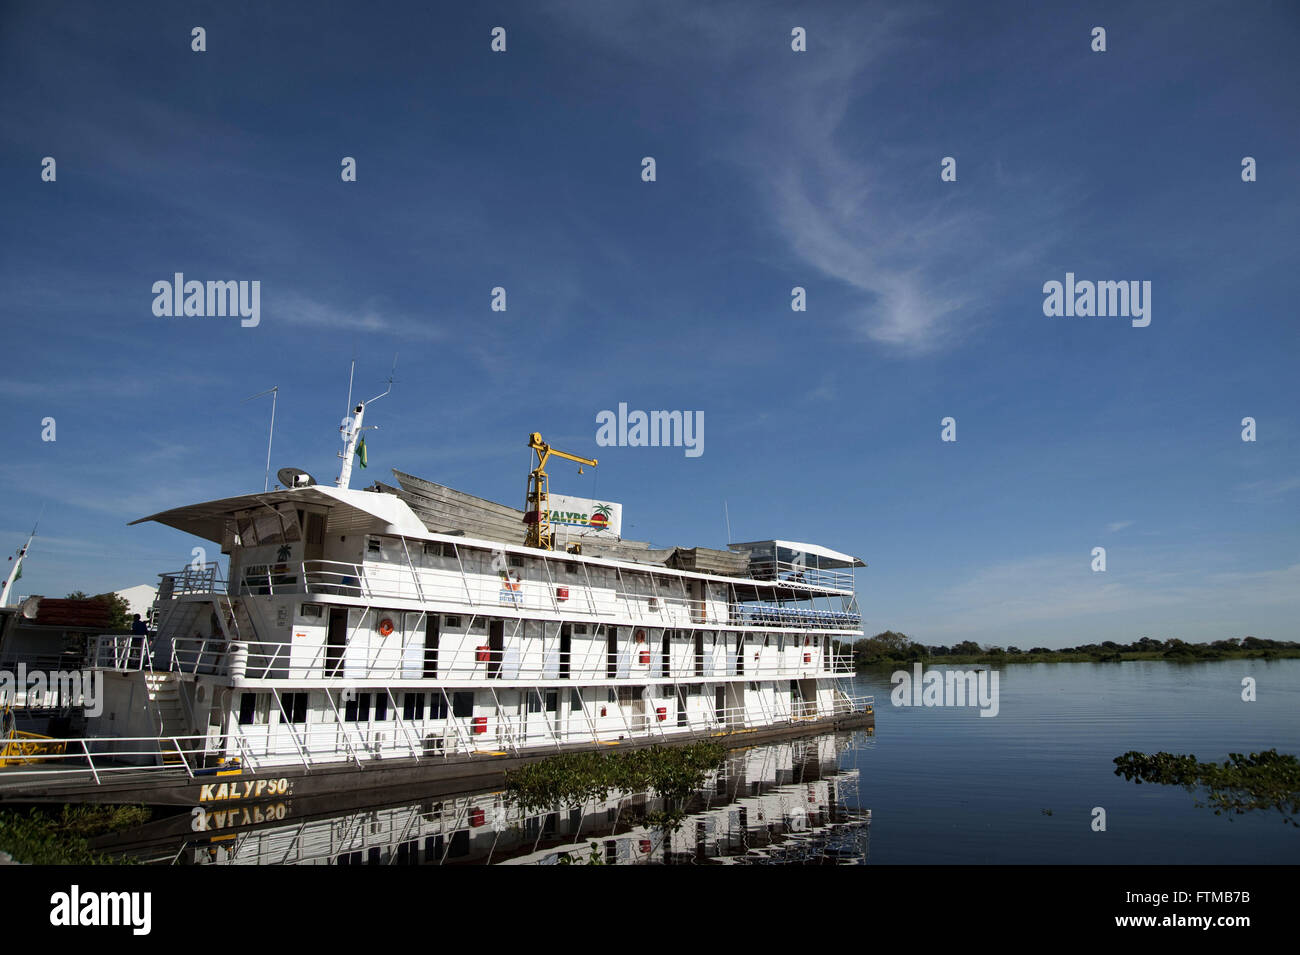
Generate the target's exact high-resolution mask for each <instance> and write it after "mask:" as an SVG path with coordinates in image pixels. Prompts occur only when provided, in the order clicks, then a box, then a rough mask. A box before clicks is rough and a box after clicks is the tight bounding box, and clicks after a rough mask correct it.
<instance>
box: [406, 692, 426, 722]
mask: <svg viewBox="0 0 1300 955" xmlns="http://www.w3.org/2000/svg"><path fill="white" fill-rule="evenodd" d="M402 719H404V720H422V719H424V694H423V693H403V694H402Z"/></svg>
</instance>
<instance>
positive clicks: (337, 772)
mask: <svg viewBox="0 0 1300 955" xmlns="http://www.w3.org/2000/svg"><path fill="white" fill-rule="evenodd" d="M874 726H875V716H874V710H873V707H872V705H871V704H870V703H869V702H868V703H867V704H865V706H864V707H863V708H861V709H858V710H855V711H844V712H839V713H828V714H826V715H823V716H818V717H813V718H810V719H807V720H799V721H789V722H785V723H776V724H768V725H764V726H755V727H739V726H736V727H731V728H725V729H712V728H708V729H705V728H702V729H695V730H691V729H687V730H685V731H682V732H676V733H672V734H664V735H662V736H661V735H649V734H643V735H639V736H633V737H630V738H624V739H621V740H620V739H615V740H608V741H602V742H595V743H593V742H592V741H590V740H587V741H583V742H555V743H552V744H549V745H547V744H540V743H539V744H536V745H530V746H527V747H522V748H519V749H517V750H515V751H513V752H505V751H495V752H483V753H471V754H450V753H443V754H442V755H439V756H419V755H416V756H406V757H396V758H384V759H372V760H368V761H364V762H360V763H353V762H340V761H338V760H332V761H328V762H320V763H310V762H307V763H298V764H293V763H289V764H275V763H264V762H260V761H257V760H256V759H251V760H241V761H239V762H238V763H236V762H234V761H230V762H226V763H224V764H222V766H221V767H220V768H218V767H217V766H213V767H211V768H209V769H195V768H194V764H197V762H198V761H199V758H200V756H201V754H199V753H198V752H197V751H196V752H193V753H191V754H190V756H189V761H187V762H186V763H178V762H171V763H167V762H164V761H163V758H164V756H165V754H166V752H167V744H168V742H173V743H174V742H178V741H175V740H172V741H168V740H153V741H152V742H153V743H154V744H156V748H155V756H156V757H157V762H156V763H155V764H153V765H150V766H143V765H138V764H135V765H133V764H130V763H125V762H123V761H122V759H121V757H120V755H117V756H115V755H112V754H106V755H95V754H94V753H93V752H92V751H91V750H92V747H89V746H87V747H85V748H84V750H83V749H82V748H80V747H79V746H78V744H86V743H94V742H110V741H107V740H100V741H95V740H61V741H58V743H59V745H61V746H64V747H66V751H67V752H66V759H65V760H62V761H61V760H58V759H46V760H41V761H38V762H34V763H30V764H26V765H20V766H11V767H9V768H6V769H0V802H8V803H64V802H94V803H144V804H146V805H157V806H164V805H171V806H190V807H196V808H197V809H203V810H204V811H207V810H212V809H238V808H242V807H245V806H247V807H249V815H250V817H255V816H257V815H258V814H259V812H260V811H259V810H257V809H256V808H255V807H257V806H265V805H275V804H277V803H283V802H284V801H285V800H286V799H290V800H294V801H300V800H302V799H305V798H310V797H319V796H329V797H330V798H331V799H336V798H337V796H338V794H339V793H342V792H349V791H351V792H358V793H361V792H365V793H373V792H375V791H379V790H392V791H393V792H394V793H395V794H396V793H400V792H402V791H403V789H406V790H407V791H409V792H412V793H414V792H417V791H418V793H419V794H420V795H421V797H432V796H438V795H453V794H457V793H464V792H472V791H475V790H478V789H482V788H484V787H489V786H495V785H498V784H500V783H501V782H503V780H504V774H505V772H506V771H508V770H511V769H516V768H518V767H520V766H522V765H524V764H525V763H528V762H530V761H533V760H536V759H540V758H543V757H545V756H548V755H553V754H556V753H566V752H580V751H586V750H590V749H592V747H593V746H600V747H602V748H605V747H608V749H607V750H606V751H623V750H627V749H637V748H641V747H646V746H653V745H677V744H682V743H689V742H696V741H699V740H710V741H712V742H716V743H719V744H721V745H722V746H723V747H725V748H727V749H737V748H742V747H747V746H753V745H757V744H759V743H764V742H769V741H773V740H782V739H789V738H793V737H801V736H809V735H816V734H820V733H826V732H837V731H841V730H851V729H862V728H866V729H868V731H870V730H871V729H872V728H874ZM114 742H125V741H114ZM136 744H137V745H139V741H136Z"/></svg>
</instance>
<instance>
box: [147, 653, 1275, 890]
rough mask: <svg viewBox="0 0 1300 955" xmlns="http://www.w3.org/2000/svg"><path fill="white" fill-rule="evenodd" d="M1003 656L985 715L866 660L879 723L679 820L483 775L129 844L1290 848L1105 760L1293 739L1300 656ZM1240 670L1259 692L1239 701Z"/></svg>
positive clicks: (712, 856)
mask: <svg viewBox="0 0 1300 955" xmlns="http://www.w3.org/2000/svg"><path fill="white" fill-rule="evenodd" d="M997 672H998V685H997V686H998V697H997V704H998V705H997V715H996V716H992V717H982V716H980V710H979V708H977V707H971V706H929V707H927V706H896V705H894V704H893V702H892V700H891V689H892V685H891V672H890V671H888V670H885V671H880V672H868V673H864V674H861V675H859V677H858V678H857V681H856V682H857V684H858V686H857V689H858V691H859V692H861V693H870V694H874V695H875V697H876V726H875V730H874V733H867V732H854V733H842V734H837V735H823V736H820V737H810V738H806V739H800V740H795V741H787V742H783V743H776V744H772V745H766V746H758V747H752V748H749V749H746V750H738V751H733V752H731V753H730V754H729V755H728V757H727V760H726V762H725V764H724V765H723V766H722V767H721V769H720V770H718V771H717V772H715V773H713V774H711V775H710V777H709V779H708V781H707V785H706V786H705V787H704V788H703V789H702V790H700V791H699V792H697V793H696V795H695V796H694V797H693V798H692V799H691V801H690V803H689V804H688V806H687V807H686V809H687V816H686V818H685V820H684V821H683V822H682V824H681V825H680V826H679V827H677V828H676V829H675V830H673V831H669V832H665V831H664V830H663V829H662V828H657V827H656V825H655V820H654V817H653V812H654V811H655V810H656V809H659V808H662V807H661V805H660V803H659V802H658V801H657V800H656V799H655V798H654V797H652V796H647V795H645V794H641V795H622V794H614V795H612V796H611V798H609V799H607V800H601V801H593V802H590V803H588V804H586V805H583V806H581V807H567V806H557V807H555V809H554V811H551V812H542V813H524V812H522V811H520V810H519V809H518V808H517V807H513V806H511V805H510V804H509V803H508V802H507V801H506V799H505V797H504V795H503V794H502V793H501V792H483V793H471V794H466V795H462V796H454V797H436V798H432V799H426V800H421V801H418V802H412V801H410V800H409V799H408V800H407V801H405V802H402V803H400V804H396V805H386V806H370V805H366V807H365V808H363V809H357V808H355V805H354V806H353V807H352V808H350V809H349V810H348V811H345V812H338V813H336V814H335V813H330V812H324V813H322V812H313V813H311V814H304V812H303V809H302V807H301V806H298V805H295V804H294V803H293V802H291V801H287V802H286V803H284V804H282V805H277V806H273V807H268V808H267V810H266V812H267V814H268V815H267V818H266V819H264V820H260V819H259V820H255V821H254V822H255V824H252V825H250V824H249V823H250V820H249V819H248V818H245V816H244V815H243V814H244V812H245V810H242V809H241V810H236V811H232V812H230V813H216V812H213V813H210V814H208V815H206V816H204V817H203V819H202V824H203V831H202V832H189V831H188V830H189V829H190V822H191V820H190V819H189V818H187V817H180V818H174V819H172V820H170V824H171V825H172V829H171V830H170V831H171V832H172V833H173V835H170V836H164V837H162V838H157V839H150V840H147V842H148V844H147V845H139V846H137V847H135V851H132V852H130V853H129V854H131V855H133V856H135V857H136V858H138V859H140V860H141V861H148V862H155V863H168V862H170V863H182V864H184V863H189V864H253V865H266V864H326V865H331V864H333V865H337V864H359V865H366V864H370V865H391V864H440V865H466V864H470V865H473V864H502V863H505V864H543V865H545V864H565V863H568V862H579V863H581V862H589V861H593V860H598V861H600V862H602V863H605V864H678V865H680V864H696V865H699V864H726V863H731V864H769V865H770V864H777V865H780V864H793V863H799V864H808V863H818V864H827V863H829V864H846V863H847V864H854V863H856V864H864V863H865V864H874V865H881V864H891V863H894V864H897V863H921V864H944V863H973V864H983V863H1012V864H1016V863H1068V864H1090V863H1148V864H1186V863H1191V864H1196V863H1205V864H1230V863H1245V864H1250V863H1296V862H1300V829H1297V828H1295V827H1292V826H1290V825H1288V824H1286V823H1284V821H1283V817H1282V815H1281V814H1280V813H1279V812H1277V811H1276V810H1272V809H1270V810H1256V811H1252V812H1248V813H1246V814H1244V815H1222V816H1216V815H1214V813H1213V810H1211V809H1207V808H1203V807H1198V806H1197V805H1196V802H1197V797H1196V796H1195V795H1193V794H1191V793H1188V792H1187V791H1186V790H1184V789H1182V788H1179V787H1170V786H1158V785H1150V784H1143V785H1138V784H1136V783H1133V782H1129V781H1126V780H1124V779H1123V778H1122V777H1120V776H1116V775H1115V774H1114V764H1113V762H1112V761H1113V760H1114V758H1115V757H1116V756H1119V755H1121V754H1123V753H1125V752H1127V751H1129V750H1139V751H1142V752H1157V751H1161V750H1163V751H1166V752H1170V753H1179V754H1184V753H1190V754H1194V755H1195V756H1197V757H1198V758H1199V759H1201V760H1202V761H1222V760H1224V759H1225V758H1226V757H1227V755H1228V754H1229V753H1231V752H1239V753H1250V752H1256V751H1259V750H1264V749H1277V750H1279V751H1280V752H1284V753H1296V754H1300V660H1279V661H1260V660H1239V661H1220V662H1201V663H1172V662H1130V663H1122V664H1114V663H1110V664H1086V663H1081V664H1030V665H1017V666H1011V667H1004V668H1003V669H1001V670H999V671H997ZM1247 677H1249V678H1252V679H1253V680H1254V682H1255V696H1256V699H1255V701H1254V702H1245V701H1243V699H1242V690H1243V687H1242V681H1243V679H1245V678H1247ZM1202 797H1203V794H1202ZM1098 809H1100V810H1104V821H1105V829H1104V831H1099V829H1098V828H1096V827H1095V822H1094V820H1097V819H1099V818H1100V816H1099V814H1098V812H1097V810H1098ZM258 812H259V813H260V812H261V810H258ZM648 814H649V815H648ZM196 818H197V817H196ZM177 823H179V824H180V825H179V826H177V825H176V824H177ZM197 824H198V823H197V821H196V822H195V825H197ZM167 825H169V821H168V820H162V821H159V822H157V823H155V824H154V826H153V828H155V829H157V828H160V827H166V826H167Z"/></svg>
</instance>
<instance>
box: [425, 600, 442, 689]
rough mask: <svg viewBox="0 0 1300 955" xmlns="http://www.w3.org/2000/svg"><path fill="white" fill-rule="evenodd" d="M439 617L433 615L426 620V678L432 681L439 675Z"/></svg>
mask: <svg viewBox="0 0 1300 955" xmlns="http://www.w3.org/2000/svg"><path fill="white" fill-rule="evenodd" d="M439 619H440V618H439V617H438V615H437V614H436V613H431V614H429V615H428V616H427V617H425V620H424V671H423V672H424V678H425V679H426V680H431V679H433V678H434V677H436V676H437V675H438V636H439V631H438V624H439Z"/></svg>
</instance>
